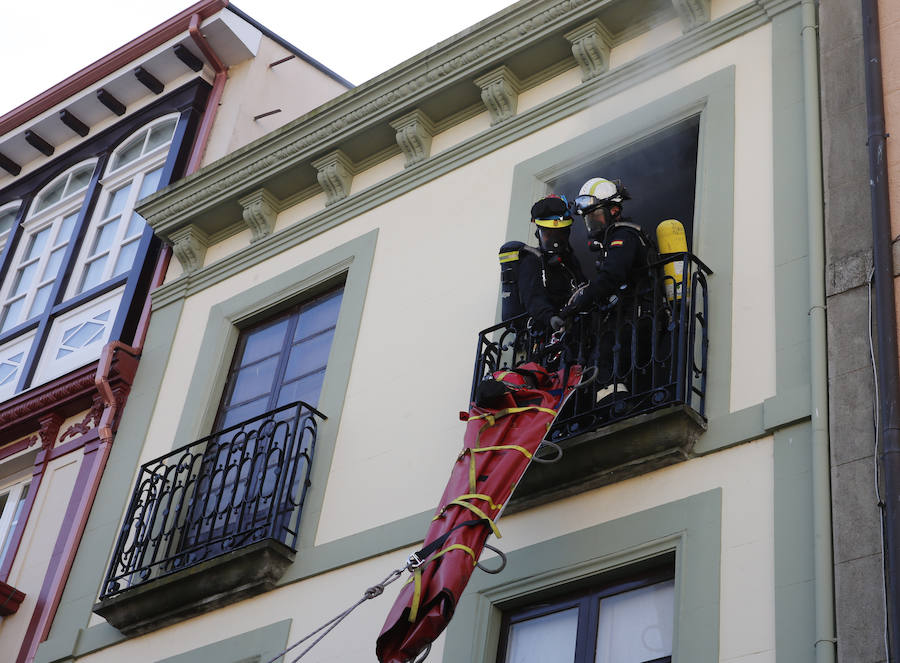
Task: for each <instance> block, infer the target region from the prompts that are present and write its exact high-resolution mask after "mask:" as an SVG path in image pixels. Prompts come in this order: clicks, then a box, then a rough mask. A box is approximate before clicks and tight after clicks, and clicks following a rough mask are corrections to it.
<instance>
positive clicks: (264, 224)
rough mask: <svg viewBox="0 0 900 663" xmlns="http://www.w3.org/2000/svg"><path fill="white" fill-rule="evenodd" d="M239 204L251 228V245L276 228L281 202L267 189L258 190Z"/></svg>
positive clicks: (239, 201)
mask: <svg viewBox="0 0 900 663" xmlns="http://www.w3.org/2000/svg"><path fill="white" fill-rule="evenodd" d="M238 204H239V205H240V206H241V207H242V208H243V209H244V213H243V216H244V223H246V224H247V227H248V228H250V235H251V237H250V242H251V243H253V242H258V241H259V240H261V239H262V238H263V237H265V236H266V235H268V234H269V233H271V232H272V230H273V229H274V228H275V218H276V217H277V216H278V209H279V207H278V205H279V201H278V198H276V197H275V196H273V195H272V194H271V193H269V191H268V190H267V189H257V190H256V191H254V192H253V193H251V194H250V195H249V196H244V197H243V198H241V199H239V200H238Z"/></svg>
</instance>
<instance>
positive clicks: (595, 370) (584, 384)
mask: <svg viewBox="0 0 900 663" xmlns="http://www.w3.org/2000/svg"><path fill="white" fill-rule="evenodd" d="M587 370H588V371H593V372H592V373H591V377H589V378H588V379H587V380H585V379H584V373H582V374H581V382H579V383H578V384H576V385H575V386H574V387H573V389H583V388H584V387H587V386H588V385H589V384H592V383H593V382H594V380H596V379H597V375H598V374H599V373H600V369H599V368H597V367H596V366H588V367H587ZM585 372H586V371H585Z"/></svg>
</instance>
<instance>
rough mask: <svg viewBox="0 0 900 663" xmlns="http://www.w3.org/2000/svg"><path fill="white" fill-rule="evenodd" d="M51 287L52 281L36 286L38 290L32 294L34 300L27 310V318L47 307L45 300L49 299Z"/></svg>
mask: <svg viewBox="0 0 900 663" xmlns="http://www.w3.org/2000/svg"><path fill="white" fill-rule="evenodd" d="M52 289H53V284H52V283H48V284H47V285H43V286H41V287H40V288H38V291H37V292H36V293H35V295H34V301H33V302H32V303H31V310H30V311H29V312H28V317H29V318H33V317H34V316H36V315H38V314H39V313H42V312H43V310H44V309H45V308H46V307H47V302H48V301H49V299H50V291H51V290H52Z"/></svg>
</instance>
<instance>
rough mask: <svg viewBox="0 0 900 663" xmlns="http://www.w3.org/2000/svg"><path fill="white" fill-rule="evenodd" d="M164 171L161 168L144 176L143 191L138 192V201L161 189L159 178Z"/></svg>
mask: <svg viewBox="0 0 900 663" xmlns="http://www.w3.org/2000/svg"><path fill="white" fill-rule="evenodd" d="M162 171H163V169H162V166H160V167H159V168H157V169H155V170H151V171H150V172H149V173H147V174H146V175H144V181H143V182H141V190H140V191H139V192H138V200H142V199H144V198H146V197H147V196H149V195H150V194H151V193H153V192H154V191H156V190H157V189H158V188H159V178H160V176H161V175H162Z"/></svg>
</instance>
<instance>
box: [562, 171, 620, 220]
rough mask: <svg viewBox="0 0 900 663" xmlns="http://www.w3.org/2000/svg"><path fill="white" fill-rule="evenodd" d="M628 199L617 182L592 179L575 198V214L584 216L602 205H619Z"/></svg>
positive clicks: (600, 178) (598, 178)
mask: <svg viewBox="0 0 900 663" xmlns="http://www.w3.org/2000/svg"><path fill="white" fill-rule="evenodd" d="M629 198H631V196H629V195H628V191H626V190H625V187H623V186H622V183H621V182H620V181H619V180H615V181H610V180H607V179H604V178H602V177H592V178H591V179H589V180H588V181H587V182H585V183H584V184H583V185H582V187H581V191H579V192H578V197H577V198H575V201H574V207H575V212H576V213H578V214H585V213H588V212H590V211H591V210H593V209H595V208H596V207H598V206H600V205H602V204H604V203H607V204H608V203H615V204H621V203H622V201H623V200H628V199H629Z"/></svg>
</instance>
